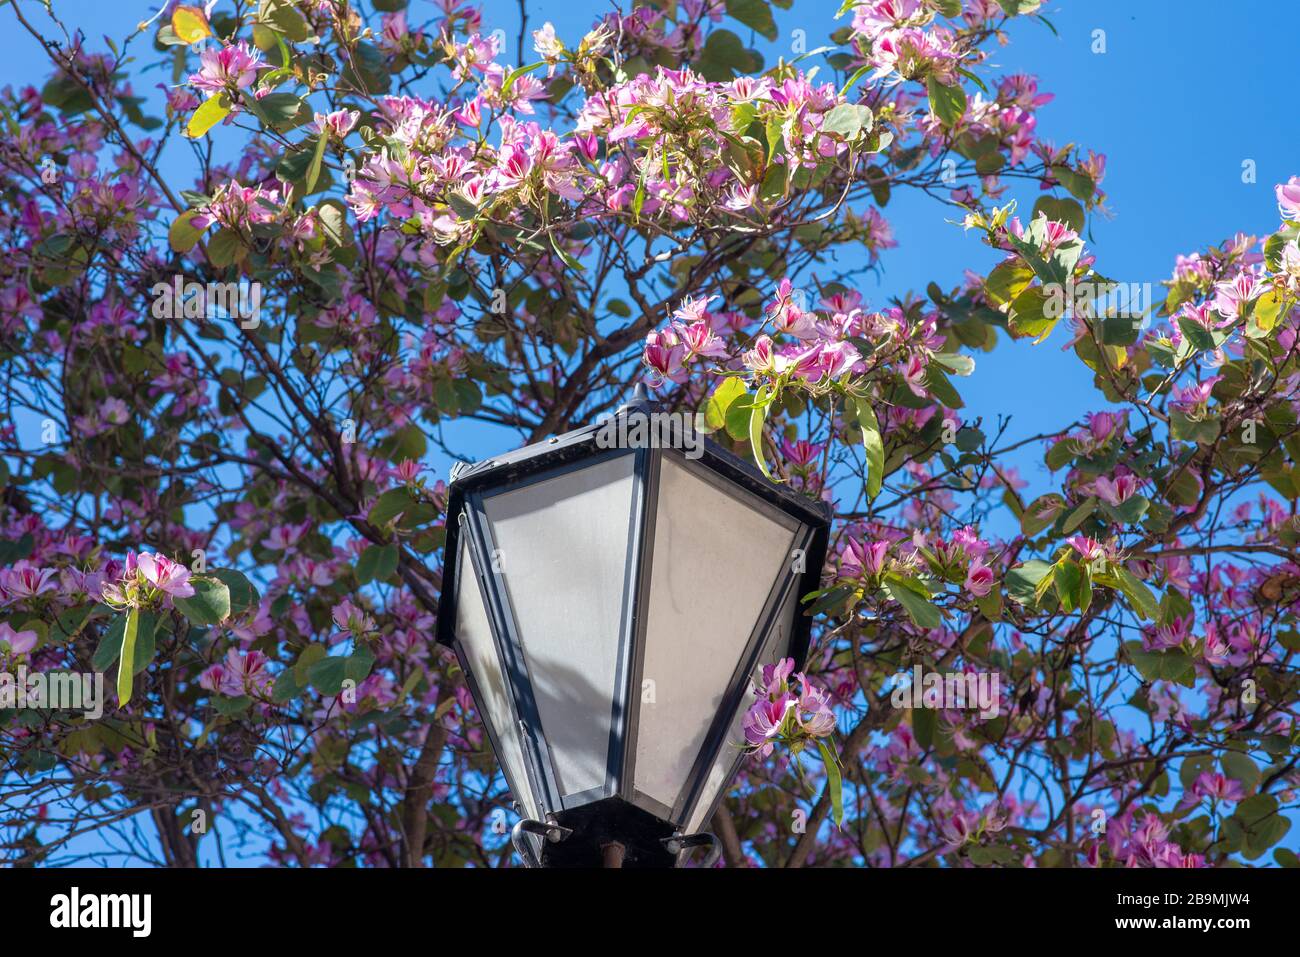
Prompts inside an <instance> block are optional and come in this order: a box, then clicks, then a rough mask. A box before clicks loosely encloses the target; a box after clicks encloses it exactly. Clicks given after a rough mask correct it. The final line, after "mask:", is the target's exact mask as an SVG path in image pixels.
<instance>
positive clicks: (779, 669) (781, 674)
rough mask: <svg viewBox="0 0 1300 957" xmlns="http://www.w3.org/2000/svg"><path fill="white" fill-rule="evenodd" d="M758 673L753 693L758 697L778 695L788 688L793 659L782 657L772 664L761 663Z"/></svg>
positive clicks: (775, 696) (792, 671) (792, 672)
mask: <svg viewBox="0 0 1300 957" xmlns="http://www.w3.org/2000/svg"><path fill="white" fill-rule="evenodd" d="M758 674H759V681H758V686H757V687H756V688H755V689H754V694H756V695H758V696H759V697H768V698H777V697H780V696H781V695H783V694H785V693H786V691H787V690H788V689H789V684H790V676H791V675H792V674H794V659H793V658H782V659H781V660H780V661H778V662H775V663H774V664H766V665H763V667H762V668H761V669H759V673H758Z"/></svg>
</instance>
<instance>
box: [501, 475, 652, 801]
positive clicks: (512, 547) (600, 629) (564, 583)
mask: <svg viewBox="0 0 1300 957" xmlns="http://www.w3.org/2000/svg"><path fill="white" fill-rule="evenodd" d="M635 458H636V457H635V455H633V454H627V455H622V456H619V457H617V458H614V459H609V460H606V461H604V462H601V463H599V464H597V465H591V466H588V467H587V468H584V469H582V470H580V471H576V472H567V473H565V474H563V475H558V476H556V477H554V478H549V479H545V480H543V481H541V482H535V483H533V484H532V485H527V486H525V487H523V488H520V489H516V490H514V491H511V492H504V493H502V494H500V495H494V496H492V497H491V498H488V499H486V500H485V501H484V504H483V507H484V510H485V511H486V512H487V517H488V521H489V522H490V523H491V526H492V535H493V538H494V539H495V545H496V548H497V550H498V563H499V565H500V567H501V570H502V577H503V579H504V581H505V585H506V591H507V592H508V594H509V596H510V604H511V606H512V608H513V609H514V616H515V623H516V627H517V628H518V630H519V633H520V641H521V643H522V645H523V648H524V658H525V659H526V661H527V663H528V671H529V674H530V675H531V676H532V683H533V691H534V694H535V695H536V699H537V712H538V716H539V718H540V719H541V723H542V729H543V731H544V733H545V736H546V741H547V744H548V745H549V746H550V748H551V757H552V760H553V762H554V764H555V772H556V775H557V777H558V778H559V785H560V792H561V793H562V794H564V795H571V794H578V793H580V792H583V791H587V790H590V789H591V788H599V787H604V786H605V784H606V775H607V765H608V761H609V736H610V719H611V709H612V706H613V703H614V698H615V690H616V688H617V687H618V670H619V659H618V652H619V644H620V634H621V632H622V625H623V620H624V608H625V602H626V593H627V577H628V561H627V547H628V537H629V534H630V530H631V527H632V499H633V494H634V492H635V489H634V481H633V474H632V467H633V464H634V462H635Z"/></svg>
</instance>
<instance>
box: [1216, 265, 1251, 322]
mask: <svg viewBox="0 0 1300 957" xmlns="http://www.w3.org/2000/svg"><path fill="white" fill-rule="evenodd" d="M1214 290H1215V295H1214V308H1215V309H1217V310H1218V311H1219V313H1220V314H1221V315H1222V316H1223V318H1224V319H1226V320H1229V321H1230V320H1233V319H1236V318H1237V317H1238V316H1239V315H1241V307H1242V306H1243V305H1245V304H1246V303H1248V302H1250V301H1251V300H1252V299H1254V298H1255V297H1257V296H1258V295H1259V294H1260V293H1261V292H1263V289H1262V287H1260V286H1259V285H1258V284H1257V283H1256V281H1255V274H1254V273H1250V272H1245V271H1242V272H1239V273H1237V275H1236V276H1234V277H1233V278H1232V280H1231V281H1229V282H1221V283H1218V284H1217V285H1216V286H1215V287H1214Z"/></svg>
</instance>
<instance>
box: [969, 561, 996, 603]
mask: <svg viewBox="0 0 1300 957" xmlns="http://www.w3.org/2000/svg"><path fill="white" fill-rule="evenodd" d="M966 590H967V591H968V592H970V593H971V594H972V595H974V596H975V597H976V598H983V597H984V596H985V595H987V594H988V593H989V592H990V591H992V590H993V569H991V568H989V567H988V566H987V565H985V564H984V563H983V562H982V561H980V560H979V559H976V560H975V561H973V562H971V565H970V571H968V572H967V573H966Z"/></svg>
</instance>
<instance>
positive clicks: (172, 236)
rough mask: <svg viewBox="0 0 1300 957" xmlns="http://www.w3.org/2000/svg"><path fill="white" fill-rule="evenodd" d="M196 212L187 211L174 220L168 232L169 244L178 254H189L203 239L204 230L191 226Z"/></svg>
mask: <svg viewBox="0 0 1300 957" xmlns="http://www.w3.org/2000/svg"><path fill="white" fill-rule="evenodd" d="M195 215H196V211H195V210H192V209H187V210H186V211H185V212H183V213H181V214H180V215H179V216H177V217H176V218H175V219H174V220H172V224H171V226H170V227H169V228H168V230H167V242H168V244H169V245H170V246H171V247H172V249H173V250H175V251H176V252H178V253H187V252H189V251H190V250H191V249H193V248H194V247H195V246H196V245H197V244H198V241H199V240H200V239H202V238H203V230H201V229H196V228H195V227H193V226H191V225H190V220H192V219H193V218H194V216H195Z"/></svg>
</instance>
